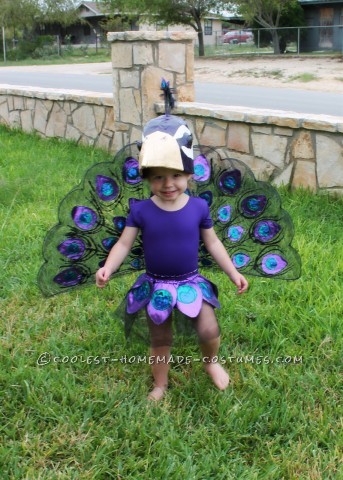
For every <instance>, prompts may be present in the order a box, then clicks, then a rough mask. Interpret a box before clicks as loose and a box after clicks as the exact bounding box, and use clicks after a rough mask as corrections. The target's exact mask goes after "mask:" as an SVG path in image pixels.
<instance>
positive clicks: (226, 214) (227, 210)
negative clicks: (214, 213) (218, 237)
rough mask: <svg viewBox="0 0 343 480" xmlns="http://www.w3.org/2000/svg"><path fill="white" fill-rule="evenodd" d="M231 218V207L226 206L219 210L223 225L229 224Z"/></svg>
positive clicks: (219, 217)
mask: <svg viewBox="0 0 343 480" xmlns="http://www.w3.org/2000/svg"><path fill="white" fill-rule="evenodd" d="M230 218H231V206H230V205H225V206H224V207H220V208H219V209H218V220H219V221H220V222H222V223H227V222H228V221H229V220H230Z"/></svg>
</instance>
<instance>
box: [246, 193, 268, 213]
mask: <svg viewBox="0 0 343 480" xmlns="http://www.w3.org/2000/svg"><path fill="white" fill-rule="evenodd" d="M266 206H267V197H266V196H265V195H249V196H248V197H245V198H244V199H243V200H242V203H241V208H242V214H243V215H244V216H246V217H251V218H254V217H257V216H258V215H261V213H262V212H263V211H264V210H265V208H266Z"/></svg>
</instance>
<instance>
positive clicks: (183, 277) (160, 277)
mask: <svg viewBox="0 0 343 480" xmlns="http://www.w3.org/2000/svg"><path fill="white" fill-rule="evenodd" d="M146 275H148V276H149V277H151V278H153V279H154V280H161V281H168V280H169V281H175V282H180V281H182V280H187V279H189V278H190V277H195V276H196V275H198V269H196V270H193V271H192V272H187V273H183V274H181V275H160V274H156V273H152V272H148V271H147V272H146Z"/></svg>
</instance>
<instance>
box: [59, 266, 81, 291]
mask: <svg viewBox="0 0 343 480" xmlns="http://www.w3.org/2000/svg"><path fill="white" fill-rule="evenodd" d="M82 280H83V274H82V272H81V271H80V270H79V269H78V268H75V267H70V268H67V269H65V270H62V272H60V273H59V274H58V275H56V276H55V277H54V279H53V281H54V282H55V283H57V284H58V285H61V286H62V287H74V286H75V285H79V284H80V283H81V282H82Z"/></svg>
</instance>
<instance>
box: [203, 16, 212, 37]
mask: <svg viewBox="0 0 343 480" xmlns="http://www.w3.org/2000/svg"><path fill="white" fill-rule="evenodd" d="M204 27H205V28H204V33H205V35H212V20H210V19H207V20H205V21H204Z"/></svg>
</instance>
